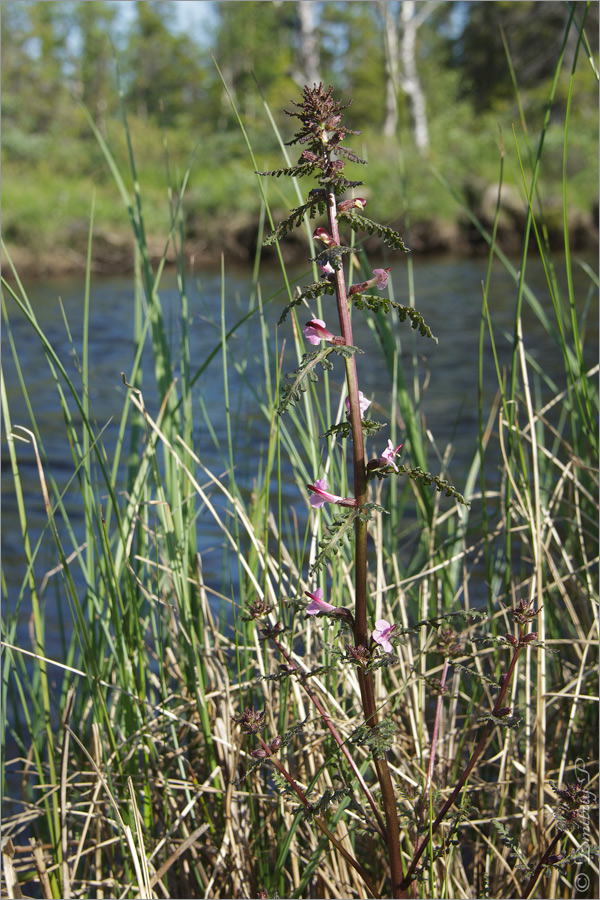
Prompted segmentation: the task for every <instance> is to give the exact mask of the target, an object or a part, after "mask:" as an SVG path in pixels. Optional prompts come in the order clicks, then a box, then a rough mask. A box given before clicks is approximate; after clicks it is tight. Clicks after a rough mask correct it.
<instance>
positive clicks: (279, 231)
mask: <svg viewBox="0 0 600 900" xmlns="http://www.w3.org/2000/svg"><path fill="white" fill-rule="evenodd" d="M265 174H266V173H265ZM326 212H327V204H326V203H325V201H324V200H323V198H322V197H320V196H315V197H312V198H310V197H309V199H308V200H307V202H306V203H303V204H302V206H297V207H296V209H292V210H291V212H290V214H289V216H288V217H287V218H286V219H284V220H283V222H280V223H279V225H278V226H277V228H275V230H274V231H272V232H271V234H269V235H268V236H267V237H266V238H265V239H264V241H263V247H268V246H269V245H270V244H275V243H277V241H280V240H281V238H282V237H283V236H284V235H286V234H288V233H289V232H290V231H292V230H293V229H294V228H299V227H300V225H301V224H302V220H303V219H304V216H305V214H306V213H308V214H309V216H310V218H311V219H314V217H315V216H316V215H317V213H319V215H325V213H326Z"/></svg>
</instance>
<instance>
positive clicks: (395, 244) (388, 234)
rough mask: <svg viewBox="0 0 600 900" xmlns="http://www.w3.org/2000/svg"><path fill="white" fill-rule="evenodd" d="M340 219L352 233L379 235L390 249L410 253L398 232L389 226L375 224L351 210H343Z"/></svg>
mask: <svg viewBox="0 0 600 900" xmlns="http://www.w3.org/2000/svg"><path fill="white" fill-rule="evenodd" d="M339 218H340V219H345V220H346V221H347V222H348V224H349V225H350V228H351V229H352V231H366V232H367V234H377V235H378V236H379V237H380V238H381V239H382V241H383V243H384V244H387V246H388V247H391V248H392V250H404V252H405V253H409V252H410V251H409V249H408V247H407V246H406V245H405V244H404V241H403V240H402V238H401V237H400V235H399V234H398V232H397V231H394V229H393V228H389V227H388V226H387V225H381V224H380V223H379V222H373V220H372V219H367V218H366V217H365V216H359V215H357V214H356V213H355V212H352V211H351V210H343V211H341V212H340V214H339Z"/></svg>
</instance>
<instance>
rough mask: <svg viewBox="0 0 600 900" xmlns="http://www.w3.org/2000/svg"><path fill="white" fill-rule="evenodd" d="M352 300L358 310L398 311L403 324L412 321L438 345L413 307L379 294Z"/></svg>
mask: <svg viewBox="0 0 600 900" xmlns="http://www.w3.org/2000/svg"><path fill="white" fill-rule="evenodd" d="M352 300H353V302H354V305H355V306H356V308H357V309H361V310H364V309H368V310H370V312H374V313H378V312H384V313H386V314H387V313H389V311H390V309H397V310H398V318H399V319H400V321H401V322H404V320H405V319H407V318H408V319H410V323H411V325H412V327H413V328H415V329H417V328H418V329H419V331H420V332H421V334H422V335H423V337H428V338H431V340H432V341H435V343H436V344H437V342H438V339H437V338H436V336H435V335H434V334H433V332H432V331H431V328H430V327H429V325H427V323H426V322H425V320H424V318H423V316H422V315H421V313H420V312H419V311H418V310H417V309H413V307H412V306H402V304H401V303H396V301H395V300H390V298H389V297H381V296H379V295H378V294H353V295H352Z"/></svg>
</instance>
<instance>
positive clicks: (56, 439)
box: [2, 257, 598, 655]
mask: <svg viewBox="0 0 600 900" xmlns="http://www.w3.org/2000/svg"><path fill="white" fill-rule="evenodd" d="M581 262H586V263H587V264H589V265H592V268H593V269H595V268H596V261H595V260H593V261H592V260H590V259H589V258H588V259H587V260H582V261H581ZM579 263H580V261H575V265H574V283H575V296H576V298H577V305H578V311H579V315H583V314H584V310H585V309H587V325H586V356H587V358H588V360H589V364H590V365H592V364H594V363H595V362H596V361H597V356H598V333H597V322H598V301H597V293H596V290H595V288H594V287H593V285H592V283H591V281H590V278H589V276H588V274H586V272H585V270H584V267H583V266H581V265H580V264H579ZM388 264H389V263H388ZM391 265H392V283H393V291H394V297H395V299H396V300H397V301H398V302H400V303H403V304H408V302H409V301H408V296H409V278H408V269H407V265H406V261H405V260H404V259H402V260H401V261H396V262H392V263H391ZM486 265H487V261H486V260H484V259H481V260H478V259H453V258H448V257H444V258H430V257H426V258H425V259H421V260H419V259H414V260H413V273H414V285H415V306H416V308H417V309H418V310H419V311H420V312H421V313H422V314H423V316H424V318H425V321H426V322H427V323H428V324H429V326H430V327H431V329H432V331H433V332H434V333H435V334H436V335H437V337H438V338H439V343H438V344H437V345H434V343H433V342H432V341H429V340H426V339H425V338H423V339H419V342H418V343H417V350H418V354H419V375H420V377H421V379H422V380H426V381H427V388H426V391H425V393H424V398H423V404H422V411H423V414H424V415H425V417H426V421H427V426H428V428H430V429H431V431H432V433H433V435H434V438H435V440H436V443H437V445H438V446H439V448H440V449H441V450H442V451H443V449H444V447H445V446H446V444H447V443H448V442H452V447H453V451H452V460H451V464H450V471H451V476H452V477H451V480H452V482H453V483H454V484H455V485H456V487H457V488H458V489H459V490H461V489H462V486H463V485H464V479H465V477H466V473H467V470H468V467H469V465H470V463H471V460H472V458H473V455H474V452H475V446H476V437H477V403H478V397H477V390H478V388H477V368H478V340H479V328H480V319H481V307H482V293H483V292H482V282H483V280H484V278H485V273H486ZM515 265H518V263H515ZM556 267H557V273H558V277H559V281H560V282H561V283H562V284H564V282H565V276H564V261H563V260H558V261H557V262H556ZM527 272H528V284H529V285H530V287H531V288H532V289H533V290H534V292H535V293H536V295H537V298H538V300H539V301H540V303H541V304H542V306H543V308H544V310H545V311H546V314H547V315H548V317H549V318H550V320H551V321H552V322H555V317H554V313H553V310H552V304H551V299H550V296H549V290H548V287H547V283H546V280H545V277H544V273H543V269H542V266H541V264H540V262H539V261H536V260H534V259H532V260H530V261H529V262H528V268H527ZM288 275H289V276H290V277H291V280H292V281H297V283H299V284H309V283H310V282H311V281H312V276H311V274H310V272H308V271H307V270H306V269H297V270H293V269H291V270H289V271H288ZM25 287H26V291H27V294H28V297H29V300H30V303H31V305H32V307H33V309H34V310H35V313H36V316H37V318H38V321H39V324H40V326H41V328H42V330H43V332H44V333H45V334H46V335H47V337H48V338H49V339H50V341H51V343H52V344H53V346H54V348H55V349H56V350H57V351H58V353H59V355H60V357H61V359H62V360H63V361H64V362H65V365H66V367H67V369H68V370H69V372H70V373H71V374H72V375H73V377H74V379H75V381H76V382H77V377H78V376H77V360H76V355H75V353H76V354H77V355H78V356H79V357H80V355H81V335H82V328H83V293H84V285H83V279H82V278H64V279H55V280H46V281H43V282H42V281H39V282H33V283H30V284H26V285H25ZM252 291H253V285H252V276H251V273H250V272H249V271H248V270H245V269H232V268H230V267H228V268H227V269H226V271H225V276H224V281H223V280H222V277H221V272H220V270H219V269H216V268H215V269H210V268H209V269H203V271H202V272H201V273H196V274H194V273H190V275H189V278H188V297H189V311H190V333H191V342H192V355H193V359H195V360H197V362H198V365H199V364H200V363H201V362H202V361H203V360H205V359H206V358H207V356H208V355H209V354H210V353H211V352H212V351H213V349H214V348H215V345H216V344H217V343H218V342H219V340H220V333H219V323H220V316H221V296H222V293H224V296H225V298H226V320H227V322H226V324H227V328H231V327H232V326H233V325H234V324H235V323H236V322H238V321H239V320H240V319H241V318H242V317H243V315H244V314H245V313H246V312H247V310H248V304H249V297H250V295H251V294H252ZM260 293H261V296H262V299H263V301H266V300H269V298H271V297H273V298H274V299H272V300H269V302H268V303H266V306H265V318H266V321H267V323H268V324H269V328H270V330H271V331H273V330H274V328H275V327H276V323H277V321H278V319H279V316H280V314H281V311H282V309H283V307H284V305H285V302H286V300H285V295H284V293H283V290H282V278H281V273H280V272H279V270H278V269H276V268H266V269H265V270H264V271H262V272H261V275H260ZM160 295H161V301H162V304H163V309H164V310H165V314H166V318H167V322H168V323H169V327H170V329H171V338H172V342H173V345H174V347H176V345H177V340H178V336H179V327H178V305H179V300H178V292H177V283H176V278H175V274H174V273H170V272H167V273H165V274H164V276H163V279H162V283H161V290H160ZM133 296H134V295H133V279H132V277H124V276H119V277H112V278H107V277H103V278H94V279H93V281H92V287H91V310H90V316H91V318H90V328H89V336H90V337H89V377H90V400H91V403H92V406H93V410H94V414H95V417H96V419H97V421H98V423H99V426H104V425H105V424H106V426H107V428H106V431H105V433H104V435H103V440H104V442H105V444H106V446H107V447H108V448H109V452H110V446H111V441H114V436H115V435H116V430H117V427H118V423H119V419H120V416H121V412H122V409H123V404H124V402H125V397H126V389H125V387H124V385H123V382H122V379H121V372H125V373H126V374H128V373H129V372H130V371H131V367H132V362H133V353H134V350H133V321H132V316H133ZM254 296H255V297H256V294H255V295H254ZM6 302H7V308H8V315H9V320H10V328H11V331H12V336H13V339H14V342H15V344H16V346H17V348H18V354H19V362H20V366H21V370H22V372H23V374H24V378H25V381H26V384H27V389H28V392H29V398H30V401H31V405H32V407H33V410H34V413H35V417H36V421H37V425H38V427H39V430H40V434H41V436H42V440H43V444H44V449H45V452H46V455H47V460H48V462H47V467H48V469H49V470H50V471H51V472H52V474H53V476H54V477H55V478H56V480H57V482H58V483H59V485H65V486H66V485H67V483H68V481H69V479H70V478H71V477H72V475H73V465H72V457H71V451H70V448H69V446H68V443H67V440H66V436H65V430H64V427H63V422H62V414H61V411H60V405H59V399H58V394H57V390H56V386H55V385H54V383H53V381H52V378H51V377H50V373H49V369H48V365H47V362H46V360H45V358H44V354H43V352H42V349H41V346H40V343H39V341H38V339H37V338H36V336H35V335H34V334H33V332H32V330H31V327H30V326H29V325H28V323H27V322H26V321H25V319H24V317H23V316H22V315H21V314H20V313H19V311H18V309H17V308H16V305H15V304H14V301H13V300H12V299H11V298H10V297H7V300H6ZM61 302H62V308H63V309H64V319H63V313H62V312H61ZM328 302H329V303H330V304H331V309H332V313H331V316H330V318H329V319H328V322H327V324H328V326H329V327H330V328H331V329H332V330H334V331H337V328H336V325H335V324H334V318H335V317H334V314H333V299H332V298H324V305H326V304H327V303H328ZM515 303H516V287H515V282H514V279H513V278H512V277H511V276H510V275H509V273H508V272H507V271H506V270H505V269H504V268H503V267H502V265H501V264H500V263H499V262H495V263H494V270H493V276H492V284H491V289H490V294H489V307H490V311H491V315H492V318H493V321H494V325H495V338H496V341H497V343H498V349H499V353H500V358H501V362H502V363H504V364H507V363H508V362H509V360H510V355H511V337H512V332H513V328H514V311H515ZM588 307H589V308H588ZM315 310H316V308H314V307H313V312H314V311H315ZM308 318H310V315H309V314H308V311H307V312H306V315H305V317H303V314H302V312H301V313H300V322H301V323H302V322H304V321H306V320H307V319H308ZM64 320H66V321H67V322H68V326H69V331H70V334H71V337H72V340H73V345H74V348H75V353H74V352H73V347H72V346H71V342H70V338H69V333H68V331H67V328H66V326H65V321H64ZM354 322H355V334H354V340H355V344H356V345H357V346H359V347H361V349H363V350H364V351H365V356H358V357H357V362H358V369H359V381H360V388H361V390H362V391H363V392H364V393H365V394H366V395H367V396H374V397H375V398H376V399H378V400H380V401H381V402H382V403H383V404H384V405H385V404H386V403H387V402H388V393H389V375H388V372H387V369H386V367H385V365H384V363H383V362H382V360H381V357H380V354H379V353H378V351H377V347H376V342H375V339H374V337H373V335H372V333H371V331H370V330H369V329H368V328H367V327H366V326H365V324H364V323H363V322H361V320H360V319H359V318H358V314H355V318H354ZM394 328H398V329H405V331H404V332H401V334H402V333H404V334H407V335H408V334H409V333H410V326H409V325H408V324H407V323H405V324H403V325H401V324H399V323H398V322H397V320H395V324H394ZM523 332H524V335H525V346H526V349H527V351H528V353H529V354H530V356H531V359H532V361H533V363H537V364H538V365H539V366H540V367H541V369H542V370H543V371H544V372H545V373H546V374H547V375H549V376H550V377H552V378H554V379H555V380H556V383H557V384H558V386H559V388H561V387H562V386H563V384H564V376H563V360H562V355H561V353H560V352H559V350H558V348H557V345H556V342H555V340H554V338H553V337H552V336H551V335H549V334H548V333H547V332H546V331H545V330H544V328H543V327H542V326H541V325H540V323H539V320H538V318H537V317H536V315H535V314H534V312H533V311H532V310H531V308H530V307H529V306H528V305H527V303H525V305H524V308H523ZM290 336H291V319H290V318H288V320H287V321H286V323H285V324H284V325H283V326H282V328H281V330H280V343H281V340H282V339H283V338H284V337H287V338H288V340H289V338H290ZM402 340H403V341H404V343H403V345H402V346H403V352H404V348H405V347H406V348H407V351H406V352H407V353H408V352H409V348H410V341H408V340H407V339H405V338H402ZM486 346H487V347H488V353H487V355H486V365H485V371H484V396H483V403H484V409H485V410H486V411H487V410H489V409H490V405H491V403H492V401H493V398H494V395H495V394H496V392H497V378H496V373H495V366H494V362H493V358H492V356H491V353H490V352H489V341H488V342H487V344H486ZM309 349H311V348H309ZM2 350H3V371H4V378H5V385H6V393H7V397H8V403H9V407H10V411H11V419H12V424H13V426H15V425H19V424H21V425H26V426H29V425H30V420H29V417H28V414H27V408H26V404H25V402H24V399H23V395H22V392H21V390H20V387H19V380H18V375H17V370H16V368H15V365H14V363H13V360H12V358H11V352H10V349H9V344H8V333H7V330H6V328H5V329H4V331H3V336H2ZM229 351H230V353H231V354H232V356H234V357H235V359H236V361H237V362H238V363H239V364H241V365H242V366H243V368H244V370H245V372H244V375H243V376H242V375H240V374H238V372H236V371H235V369H234V367H233V366H231V367H230V369H229V391H230V406H231V409H232V410H237V412H238V416H237V422H238V426H237V427H238V431H237V433H236V435H234V442H235V446H236V465H237V466H238V467H239V469H238V471H239V474H240V477H241V478H242V479H246V481H247V484H248V485H251V484H252V474H253V471H255V469H256V464H257V458H258V456H259V455H260V447H261V444H265V443H266V442H267V440H268V424H267V423H266V421H265V419H264V416H262V414H261V413H260V411H259V409H258V407H257V399H256V395H255V394H254V393H253V391H252V390H250V389H249V387H248V384H251V385H252V386H253V388H254V390H255V391H258V392H259V393H260V390H261V388H260V385H261V383H262V378H263V364H262V349H261V341H260V328H259V323H258V319H257V317H256V316H255V317H253V318H251V319H250V320H248V321H247V322H246V323H244V324H243V325H242V326H240V328H239V330H238V331H237V332H236V334H235V336H234V337H233V338H232V339H231V340H230V344H229ZM294 367H295V362H292V364H291V365H290V366H289V367H288V371H289V370H290V369H292V368H294ZM284 371H285V368H284ZM337 371H338V372H340V375H339V377H340V378H341V377H342V376H341V369H340V367H339V364H338V367H337ZM150 372H151V364H149V365H148V364H147V373H148V374H147V376H146V378H145V380H146V381H147V382H148V388H147V389H145V392H144V399H145V403H146V406H147V408H148V409H149V410H150V411H151V412H153V413H156V412H157V410H156V409H155V406H156V403H155V395H154V394H153V392H152V390H151V387H150V382H151V380H152V378H151V376H150V377H148V376H149V375H150ZM335 377H336V376H335V375H334V376H333V378H334V380H335ZM195 391H196V396H197V399H200V397H201V398H202V401H203V403H204V404H205V406H206V410H207V414H208V417H209V419H210V422H211V425H212V427H213V429H214V432H215V434H216V436H217V438H218V440H219V441H221V442H223V443H224V441H225V436H226V426H225V418H224V394H223V381H222V370H221V357H220V355H219V354H217V356H216V357H215V358H214V359H213V360H212V362H211V364H210V365H209V367H208V369H207V371H206V373H205V374H204V375H203V376H202V377H201V378H200V379H199V380H198V382H197V383H196V386H195ZM545 399H548V395H545ZM383 433H385V432H382V434H383ZM401 437H402V435H400V438H401ZM22 446H23V445H21V448H19V449H18V453H19V459H20V462H21V476H22V479H23V489H24V492H25V497H26V501H27V509H28V516H29V530H30V540H31V541H32V543H33V544H35V541H37V539H38V537H39V535H40V534H41V533H42V531H43V529H44V526H45V524H46V517H45V512H44V506H43V503H42V500H41V496H40V489H39V481H38V477H37V472H36V467H35V460H34V457H33V454H32V453H31V451H30V449H29V448H28V449H27V450H26V451H24V450H23V449H22ZM383 446H385V441H384V444H383ZM382 449H383V448H382ZM195 451H196V452H197V453H198V455H199V456H200V457H201V459H202V462H203V463H204V464H205V465H206V466H207V467H208V468H209V469H211V471H214V472H215V473H216V474H220V473H222V472H223V471H224V470H225V469H226V468H227V461H226V460H225V459H224V458H223V456H222V454H221V451H220V450H219V449H218V447H217V446H215V442H214V440H213V438H212V436H211V435H210V433H209V430H208V429H207V428H205V427H204V428H202V427H200V426H199V427H198V430H197V435H196V444H195ZM408 458H410V448H408ZM491 464H492V465H493V464H494V463H493V461H492V463H491ZM432 470H433V471H438V469H437V468H434V464H432ZM2 498H3V502H2V526H3V527H2V567H3V576H4V579H5V591H6V595H5V597H4V603H5V604H6V606H5V609H6V608H8V609H9V610H14V609H15V604H16V602H17V598H18V596H19V592H20V591H21V588H22V585H23V579H24V564H25V560H24V554H23V549H22V542H21V538H20V529H19V524H18V518H17V507H16V502H15V496H14V489H13V486H12V476H11V472H10V465H9V460H8V453H7V447H6V435H5V434H4V433H3V438H2ZM65 502H66V503H67V506H69V504H71V506H70V507H69V508H70V509H71V511H72V517H73V521H74V522H75V523H77V521H78V520H79V521H81V509H80V508H79V506H78V498H77V490H76V487H75V489H74V490H73V489H70V490H68V491H67V494H66V497H65ZM284 503H286V504H289V505H292V504H296V505H297V506H298V508H299V509H300V508H301V509H303V510H304V509H305V507H306V501H305V499H304V498H301V497H298V495H297V489H296V487H295V486H292V487H290V493H289V495H287V496H284ZM200 540H201V546H199V548H198V549H199V550H200V551H201V552H202V553H203V556H204V557H205V561H204V577H205V580H206V582H207V584H210V583H213V584H214V586H215V588H216V589H218V588H219V587H220V585H221V582H222V578H223V571H222V563H221V560H220V553H219V552H215V551H214V549H213V552H212V553H210V552H209V549H210V548H217V550H218V548H219V546H220V543H221V540H222V539H221V536H220V534H219V532H218V531H217V529H216V526H214V524H213V523H212V521H211V520H209V519H208V518H206V519H201V522H200ZM56 563H57V559H56V556H55V551H54V548H53V546H52V540H51V536H50V535H49V534H48V533H46V535H45V537H44V544H43V548H42V552H41V553H40V556H39V566H38V570H37V572H36V577H37V578H38V579H41V578H42V577H43V574H44V572H46V571H47V570H48V569H50V568H52V567H53V566H55V565H56ZM231 577H232V579H233V581H232V583H235V577H236V576H235V573H234V572H232V574H231ZM46 604H47V605H46V637H47V652H48V653H49V655H52V654H53V653H55V652H58V651H59V646H60V631H61V626H60V613H61V610H60V609H59V608H58V607H57V606H56V603H55V601H54V600H53V593H52V591H48V593H47V600H46ZM30 613H31V610H30V609H29V608H28V607H27V600H26V597H25V599H24V600H23V603H22V605H21V608H20V614H19V623H20V624H19V630H18V635H17V639H18V642H19V643H20V645H21V646H24V647H28V646H31V644H30V639H29V637H28V627H29V619H30Z"/></svg>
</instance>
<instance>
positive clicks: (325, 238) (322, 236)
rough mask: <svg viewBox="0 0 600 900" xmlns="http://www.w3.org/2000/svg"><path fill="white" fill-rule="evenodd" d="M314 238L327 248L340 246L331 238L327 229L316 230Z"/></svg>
mask: <svg viewBox="0 0 600 900" xmlns="http://www.w3.org/2000/svg"><path fill="white" fill-rule="evenodd" d="M313 238H316V239H317V240H318V241H321V243H322V244H324V245H325V246H326V247H337V246H338V244H337V243H336V241H334V239H333V238H332V237H331V235H330V234H329V232H328V231H327V229H326V228H315V230H314V231H313Z"/></svg>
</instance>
